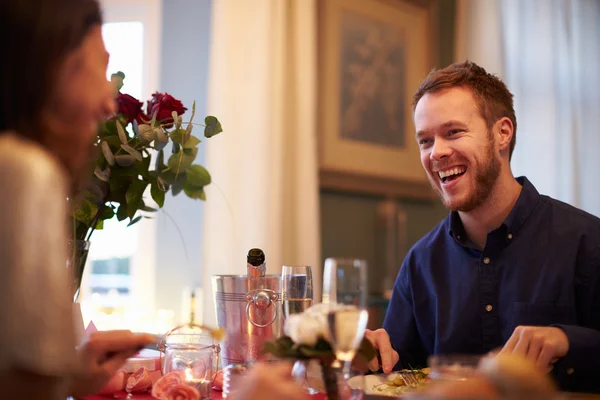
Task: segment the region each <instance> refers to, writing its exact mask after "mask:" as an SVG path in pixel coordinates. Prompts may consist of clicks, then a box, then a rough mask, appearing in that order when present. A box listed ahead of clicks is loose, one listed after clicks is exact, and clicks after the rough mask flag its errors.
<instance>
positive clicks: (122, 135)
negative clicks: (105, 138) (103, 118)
mask: <svg viewBox="0 0 600 400" xmlns="http://www.w3.org/2000/svg"><path fill="white" fill-rule="evenodd" d="M117 133H118V134H119V139H120V140H121V143H123V144H127V142H129V140H128V139H127V134H126V133H125V129H123V125H121V122H120V121H119V120H117Z"/></svg>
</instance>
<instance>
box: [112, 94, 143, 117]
mask: <svg viewBox="0 0 600 400" xmlns="http://www.w3.org/2000/svg"><path fill="white" fill-rule="evenodd" d="M117 104H118V105H119V114H121V115H124V116H125V117H126V118H127V123H130V122H131V121H133V120H136V121H137V122H138V123H139V124H141V123H144V120H143V119H142V118H144V119H145V120H148V117H147V116H146V115H145V114H144V113H143V111H142V106H143V105H144V104H143V103H142V102H141V101H138V99H136V98H135V97H133V96H130V95H128V94H123V93H121V92H119V96H117Z"/></svg>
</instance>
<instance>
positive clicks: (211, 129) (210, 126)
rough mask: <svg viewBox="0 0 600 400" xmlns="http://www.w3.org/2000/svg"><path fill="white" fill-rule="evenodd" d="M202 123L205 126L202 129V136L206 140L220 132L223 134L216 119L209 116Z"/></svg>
mask: <svg viewBox="0 0 600 400" xmlns="http://www.w3.org/2000/svg"><path fill="white" fill-rule="evenodd" d="M204 123H205V124H206V126H205V127H204V136H205V137H207V138H211V137H213V136H215V135H217V134H219V133H221V132H223V128H222V127H221V123H220V122H219V120H218V119H217V118H216V117H213V116H212V115H209V116H208V117H206V118H204Z"/></svg>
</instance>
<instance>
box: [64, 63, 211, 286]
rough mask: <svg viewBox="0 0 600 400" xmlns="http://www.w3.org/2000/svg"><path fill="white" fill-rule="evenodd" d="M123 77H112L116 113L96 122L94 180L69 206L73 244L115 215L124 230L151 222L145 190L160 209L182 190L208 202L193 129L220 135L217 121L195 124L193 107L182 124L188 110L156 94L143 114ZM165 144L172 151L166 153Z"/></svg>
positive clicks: (79, 270) (78, 263) (78, 270)
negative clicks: (146, 220) (167, 197)
mask: <svg viewBox="0 0 600 400" xmlns="http://www.w3.org/2000/svg"><path fill="white" fill-rule="evenodd" d="M124 79H125V74H123V73H122V72H117V73H115V74H113V75H112V77H111V81H112V82H113V84H114V85H115V90H116V101H117V104H118V111H117V113H116V115H115V116H113V117H112V118H110V119H108V120H106V121H103V122H102V124H100V127H99V129H98V136H97V141H96V150H97V154H98V156H97V158H96V162H95V165H94V170H93V176H91V179H89V181H88V182H86V184H87V186H86V187H85V189H84V190H83V195H82V196H80V198H79V199H78V200H77V201H76V202H74V203H73V204H72V217H73V218H72V229H73V236H72V237H73V240H74V242H81V241H88V240H89V239H90V238H91V235H92V233H93V232H94V230H96V229H102V227H103V223H104V221H105V220H107V219H111V218H113V217H115V216H116V218H117V219H118V220H119V221H124V220H128V221H129V222H128V226H130V225H133V224H135V223H136V222H138V221H139V220H140V219H141V218H143V217H145V218H149V213H152V212H155V211H157V209H156V208H153V207H150V206H149V205H148V204H147V203H146V201H145V199H144V194H145V193H146V190H147V189H148V188H150V196H151V197H152V199H153V200H154V203H156V205H157V206H158V207H159V208H162V207H163V205H164V202H165V194H166V193H167V192H169V191H171V193H172V194H173V195H174V196H177V195H178V194H179V193H181V192H183V193H185V194H186V195H187V196H188V197H189V198H192V199H200V200H206V195H205V193H204V187H205V186H206V185H208V184H210V182H211V177H210V174H209V172H208V171H207V170H206V169H205V168H204V167H203V166H202V165H199V164H194V160H195V158H196V156H197V154H198V144H200V143H201V140H200V139H199V138H198V137H197V136H194V135H192V130H193V128H194V126H196V125H200V126H203V127H204V137H205V138H211V137H213V136H215V135H217V134H219V133H220V132H222V127H221V123H220V122H219V120H218V119H217V118H215V117H213V116H207V117H206V118H205V119H204V124H197V123H194V122H193V120H194V114H195V112H196V104H195V103H194V105H193V106H192V113H191V116H190V118H189V121H186V122H185V123H184V122H183V118H182V115H183V114H184V113H185V112H186V111H187V108H186V107H184V105H183V104H182V102H181V101H180V100H177V99H176V98H174V97H173V96H171V95H170V94H168V93H159V92H156V93H154V94H153V95H152V98H151V99H150V100H149V101H148V102H147V105H146V110H145V112H144V110H143V103H142V102H140V101H139V100H138V99H136V98H134V97H132V96H130V95H128V94H124V93H121V91H120V90H121V88H122V87H123V81H124ZM169 143H170V144H171V145H172V147H171V150H170V155H167V154H165V150H166V149H165V147H166V146H167V144H169ZM167 157H168V158H167ZM90 172H91V171H90ZM76 253H77V247H76V246H73V259H72V260H70V262H72V263H73V265H74V269H75V271H74V275H75V277H74V279H75V284H74V286H75V288H74V289H75V290H78V288H79V284H80V282H81V277H82V276H83V266H84V265H85V256H84V257H80V258H79V259H77V254H76Z"/></svg>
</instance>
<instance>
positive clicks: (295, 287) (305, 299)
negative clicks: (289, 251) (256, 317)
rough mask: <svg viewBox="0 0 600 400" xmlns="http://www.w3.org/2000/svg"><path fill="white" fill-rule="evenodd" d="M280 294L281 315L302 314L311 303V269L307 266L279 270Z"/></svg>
mask: <svg viewBox="0 0 600 400" xmlns="http://www.w3.org/2000/svg"><path fill="white" fill-rule="evenodd" d="M281 294H282V296H283V315H284V316H285V318H288V317H289V316H290V315H292V314H298V313H301V312H304V310H306V309H307V308H309V307H310V306H312V303H313V280H312V269H311V267H308V266H287V265H284V266H283V267H282V268H281Z"/></svg>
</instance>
